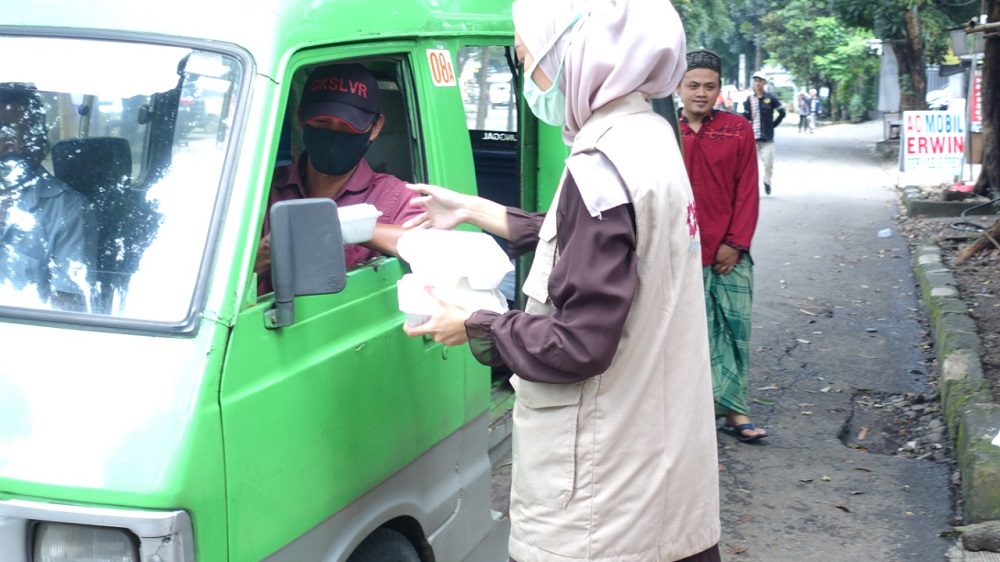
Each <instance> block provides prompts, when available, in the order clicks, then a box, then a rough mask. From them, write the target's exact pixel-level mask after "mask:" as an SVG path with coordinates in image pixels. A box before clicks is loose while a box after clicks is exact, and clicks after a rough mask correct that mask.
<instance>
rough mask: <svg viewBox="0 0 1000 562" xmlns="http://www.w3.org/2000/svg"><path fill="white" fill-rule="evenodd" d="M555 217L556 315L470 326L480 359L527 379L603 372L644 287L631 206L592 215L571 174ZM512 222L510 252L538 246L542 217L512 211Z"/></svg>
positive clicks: (488, 318)
mask: <svg viewBox="0 0 1000 562" xmlns="http://www.w3.org/2000/svg"><path fill="white" fill-rule="evenodd" d="M556 212H557V213H559V215H558V225H559V226H558V230H557V234H556V244H557V247H558V250H559V256H560V257H559V259H558V260H557V261H556V264H555V266H554V268H553V270H552V274H551V276H550V277H549V287H548V289H549V298H550V299H551V301H552V304H553V305H554V307H555V312H554V313H553V314H552V315H551V316H536V315H531V314H526V313H524V312H522V311H518V310H512V311H508V312H506V313H504V314H497V313H493V312H487V311H478V312H476V313H474V314H473V315H472V316H471V317H470V318H469V320H467V321H466V331H467V333H468V335H469V340H470V343H471V347H472V351H473V354H474V355H475V356H476V358H477V359H478V360H479V361H481V362H483V363H485V364H487V365H494V366H496V365H500V364H506V365H507V366H508V367H509V368H510V369H511V370H512V371H513V372H515V373H517V375H518V376H520V377H521V378H523V379H525V380H530V381H535V382H545V383H556V384H560V383H561V384H566V383H573V382H578V381H581V380H584V379H586V378H589V377H592V376H595V375H599V374H601V373H603V372H604V371H605V370H607V368H608V366H609V365H610V364H611V360H612V359H613V358H614V356H615V353H616V352H617V349H618V343H619V341H620V340H621V335H622V331H623V329H624V326H625V320H626V319H627V318H628V314H629V310H630V309H631V306H632V300H633V298H634V296H635V291H636V287H637V285H638V271H637V268H638V258H637V256H636V253H635V248H636V238H635V227H634V223H633V219H632V215H631V205H621V206H619V207H615V208H613V209H609V210H607V211H604V212H603V213H601V216H600V217H592V216H590V213H589V212H588V211H587V209H586V207H585V205H584V203H583V200H582V199H581V198H580V194H579V191H578V190H577V188H576V185H575V184H574V183H573V182H572V178H571V177H567V184H566V185H565V186H564V187H563V190H562V196H561V197H560V199H559V204H558V207H557V209H556ZM508 218H509V219H510V218H513V219H514V220H513V221H512V222H511V223H510V227H511V239H512V246H511V247H512V248H517V249H522V248H525V247H526V246H527V245H528V243H529V242H532V243H533V244H537V240H538V238H537V234H538V226H540V224H541V221H540V219H538V218H537V216H536V215H531V214H528V213H523V212H516V213H515V212H509V213H508ZM536 220H537V223H536V222H535V221H536ZM533 247H534V246H533V245H532V247H531V248H526V249H533ZM512 253H514V252H513V250H512Z"/></svg>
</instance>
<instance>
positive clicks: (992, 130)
mask: <svg viewBox="0 0 1000 562" xmlns="http://www.w3.org/2000/svg"><path fill="white" fill-rule="evenodd" d="M985 8H986V21H987V24H990V23H994V24H995V23H998V22H1000V0H986V6H985ZM998 95H1000V42H998V41H997V39H995V38H992V37H991V38H987V39H986V49H985V52H984V53H983V91H982V103H983V166H982V170H981V171H980V173H979V178H978V179H977V181H976V187H975V192H976V193H977V194H979V195H983V196H986V197H996V196H997V192H998V191H1000V138H998V133H1000V103H997V96H998ZM996 228H997V227H996V225H994V228H993V230H996ZM994 236H996V234H994Z"/></svg>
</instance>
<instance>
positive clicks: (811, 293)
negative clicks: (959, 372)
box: [718, 116, 955, 562]
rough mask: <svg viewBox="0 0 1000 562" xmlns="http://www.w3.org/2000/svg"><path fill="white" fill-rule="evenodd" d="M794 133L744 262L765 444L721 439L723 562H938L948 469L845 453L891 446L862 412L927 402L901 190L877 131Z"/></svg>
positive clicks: (949, 514) (927, 372)
mask: <svg viewBox="0 0 1000 562" xmlns="http://www.w3.org/2000/svg"><path fill="white" fill-rule="evenodd" d="M790 121H791V123H786V124H783V125H782V126H780V127H779V128H778V129H777V134H776V136H777V141H776V146H775V148H776V156H775V168H774V177H773V182H772V186H773V192H772V195H770V196H764V195H763V190H762V192H761V193H762V195H761V215H760V221H759V223H758V227H757V232H756V236H755V238H754V243H753V248H752V256H753V259H754V263H755V268H754V271H755V291H754V308H753V334H752V340H751V351H752V359H751V374H750V398H751V418H752V419H753V420H754V421H755V422H756V423H757V424H758V425H760V426H763V427H765V428H766V429H767V430H768V432H769V433H770V436H769V437H768V438H767V439H766V441H765V442H764V444H761V445H756V444H743V443H739V442H737V441H736V440H735V439H732V438H731V437H729V436H727V435H723V434H721V433H720V434H719V436H718V438H719V455H720V458H719V462H720V470H721V472H720V485H721V490H722V495H721V497H722V518H723V538H722V543H721V545H720V546H721V549H722V553H723V558H724V559H725V560H727V561H747V562H751V561H753V562H785V561H787V562H807V561H824V562H830V561H873V562H876V561H877V562H881V561H886V562H890V561H891V562H895V561H911V560H912V561H934V562H939V561H942V560H944V553H945V551H946V550H947V549H948V548H949V547H950V546H951V545H952V544H953V542H954V540H953V539H950V538H942V537H941V536H940V533H942V532H944V531H949V530H950V529H951V525H952V524H954V523H955V521H954V520H953V516H954V515H955V513H954V505H953V498H952V493H953V486H951V484H950V479H951V475H952V471H953V468H952V466H951V465H950V464H949V463H948V462H935V461H934V460H933V459H927V460H915V459H912V458H904V457H903V456H897V455H887V454H876V453H874V452H866V451H865V450H863V449H858V448H851V447H848V446H847V445H845V444H844V442H843V441H842V440H841V436H842V435H844V436H846V437H847V438H849V439H850V440H852V441H856V442H858V443H859V444H862V445H863V444H864V439H861V440H860V441H859V440H858V437H859V436H860V435H859V434H855V433H856V432H859V430H861V428H864V431H865V433H868V434H870V435H871V438H869V440H873V439H874V438H875V437H876V436H877V435H879V434H883V435H887V434H890V433H891V432H893V431H894V430H895V428H893V427H892V426H891V424H890V422H889V421H888V420H887V419H884V418H886V417H887V416H883V415H881V413H880V412H879V411H878V410H877V409H874V408H871V407H870V404H871V401H870V397H871V396H894V395H906V396H909V395H920V394H925V395H927V394H929V395H933V394H936V387H935V386H934V374H935V371H934V370H935V365H934V364H933V362H931V361H929V360H930V359H932V357H929V356H927V355H926V354H925V351H924V348H923V347H922V345H921V344H923V343H925V342H926V341H927V339H928V337H927V336H926V334H925V333H923V329H924V326H923V325H922V324H921V319H922V318H923V310H922V309H921V305H920V304H919V302H918V290H917V287H916V282H915V279H914V276H913V272H912V264H911V257H910V255H909V250H908V247H907V243H906V240H904V239H903V238H901V237H900V236H899V235H898V234H897V233H896V232H895V228H894V227H895V223H894V220H893V218H894V217H895V215H896V214H897V196H896V192H895V189H894V186H895V184H896V182H897V181H898V178H897V175H896V173H895V167H894V166H893V165H892V163H886V162H884V161H882V160H880V158H879V157H878V155H877V154H876V153H875V150H874V147H875V142H876V141H878V140H881V137H882V123H881V122H880V121H874V122H869V123H863V124H860V125H849V124H842V125H829V126H825V127H820V128H818V129H817V132H816V134H812V135H810V134H799V133H797V132H796V126H795V122H794V116H792V117H791V118H790ZM884 229H893V230H892V233H891V235H890V236H888V237H882V236H879V231H883V230H884ZM883 234H884V233H883ZM866 400H868V401H867V402H866ZM845 440H847V439H845ZM882 449H885V447H882ZM872 450H876V448H873V449H872Z"/></svg>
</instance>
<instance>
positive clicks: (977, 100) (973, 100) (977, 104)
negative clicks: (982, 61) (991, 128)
mask: <svg viewBox="0 0 1000 562" xmlns="http://www.w3.org/2000/svg"><path fill="white" fill-rule="evenodd" d="M969 89H970V90H971V92H970V93H969V130H971V131H973V132H975V133H978V132H980V131H982V130H983V70H982V69H981V68H977V69H975V70H973V71H972V84H970V86H969Z"/></svg>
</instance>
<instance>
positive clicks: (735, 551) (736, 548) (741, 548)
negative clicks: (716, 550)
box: [729, 546, 747, 554]
mask: <svg viewBox="0 0 1000 562" xmlns="http://www.w3.org/2000/svg"><path fill="white" fill-rule="evenodd" d="M746 551H747V547H745V546H734V547H733V548H730V549H729V554H743V553H744V552H746Z"/></svg>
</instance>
